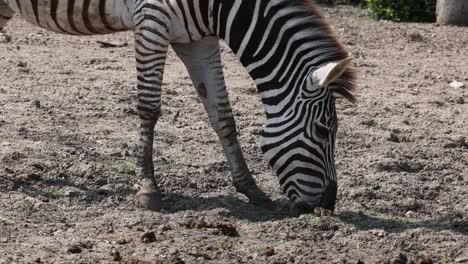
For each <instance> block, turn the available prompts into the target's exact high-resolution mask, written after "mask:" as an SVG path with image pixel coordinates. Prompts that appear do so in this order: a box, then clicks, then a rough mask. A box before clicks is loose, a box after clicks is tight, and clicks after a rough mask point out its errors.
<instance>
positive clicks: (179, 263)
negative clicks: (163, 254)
mask: <svg viewBox="0 0 468 264" xmlns="http://www.w3.org/2000/svg"><path fill="white" fill-rule="evenodd" d="M166 263H171V264H185V262H184V261H183V260H182V259H181V258H179V257H170V258H169V259H168V260H167V262H166Z"/></svg>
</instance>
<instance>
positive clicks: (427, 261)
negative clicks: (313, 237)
mask: <svg viewBox="0 0 468 264" xmlns="http://www.w3.org/2000/svg"><path fill="white" fill-rule="evenodd" d="M415 262H416V264H432V263H433V261H432V259H431V258H429V257H427V256H424V255H419V256H417V257H416V261H415Z"/></svg>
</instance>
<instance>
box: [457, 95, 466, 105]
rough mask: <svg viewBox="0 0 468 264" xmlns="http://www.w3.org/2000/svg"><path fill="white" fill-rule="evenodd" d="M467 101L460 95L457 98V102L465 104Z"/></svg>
mask: <svg viewBox="0 0 468 264" xmlns="http://www.w3.org/2000/svg"><path fill="white" fill-rule="evenodd" d="M464 103H465V99H463V97H461V96H460V97H458V98H457V104H464Z"/></svg>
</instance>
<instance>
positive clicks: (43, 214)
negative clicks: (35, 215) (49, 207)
mask: <svg viewBox="0 0 468 264" xmlns="http://www.w3.org/2000/svg"><path fill="white" fill-rule="evenodd" d="M39 216H40V217H41V218H42V219H43V220H45V221H49V219H50V216H49V214H47V213H41V214H40V215H39Z"/></svg>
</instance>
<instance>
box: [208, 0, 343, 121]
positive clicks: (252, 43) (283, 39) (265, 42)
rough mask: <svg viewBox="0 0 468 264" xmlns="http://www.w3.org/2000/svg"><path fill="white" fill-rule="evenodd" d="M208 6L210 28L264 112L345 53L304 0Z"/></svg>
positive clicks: (218, 0) (286, 105) (278, 112)
mask: <svg viewBox="0 0 468 264" xmlns="http://www.w3.org/2000/svg"><path fill="white" fill-rule="evenodd" d="M212 1H213V0H211V1H210V2H212ZM210 11H211V12H210V13H211V14H212V17H213V20H214V22H213V23H212V30H213V32H214V33H215V34H216V35H218V36H219V37H221V38H222V39H224V40H225V42H226V43H227V44H228V45H229V46H230V48H231V49H232V50H233V51H234V52H235V53H236V54H237V56H238V57H239V59H240V61H241V63H242V64H243V65H244V66H245V67H246V69H247V71H248V72H249V73H250V75H251V76H252V78H253V79H254V81H255V83H256V84H257V88H258V90H259V92H260V95H261V97H262V101H263V103H264V106H265V111H266V114H267V117H268V118H275V117H279V116H282V115H283V114H285V113H288V111H289V110H290V109H291V107H294V106H293V105H294V102H295V101H296V100H295V98H298V97H299V95H300V94H301V87H303V83H304V82H305V80H306V77H307V76H308V75H309V74H310V72H311V70H312V69H314V68H316V67H318V66H320V65H323V64H324V63H326V62H330V61H339V60H342V59H344V58H346V57H347V53H346V51H345V50H344V49H343V48H342V47H341V46H340V44H339V43H338V42H337V40H336V39H335V37H334V36H333V34H332V33H331V30H330V28H329V27H328V26H327V24H326V21H325V19H324V18H323V17H322V16H321V14H320V13H319V11H318V10H316V7H315V6H314V5H313V4H312V3H310V1H309V0H296V1H293V0H239V1H231V0H214V2H213V5H212V9H211V10H210Z"/></svg>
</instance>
